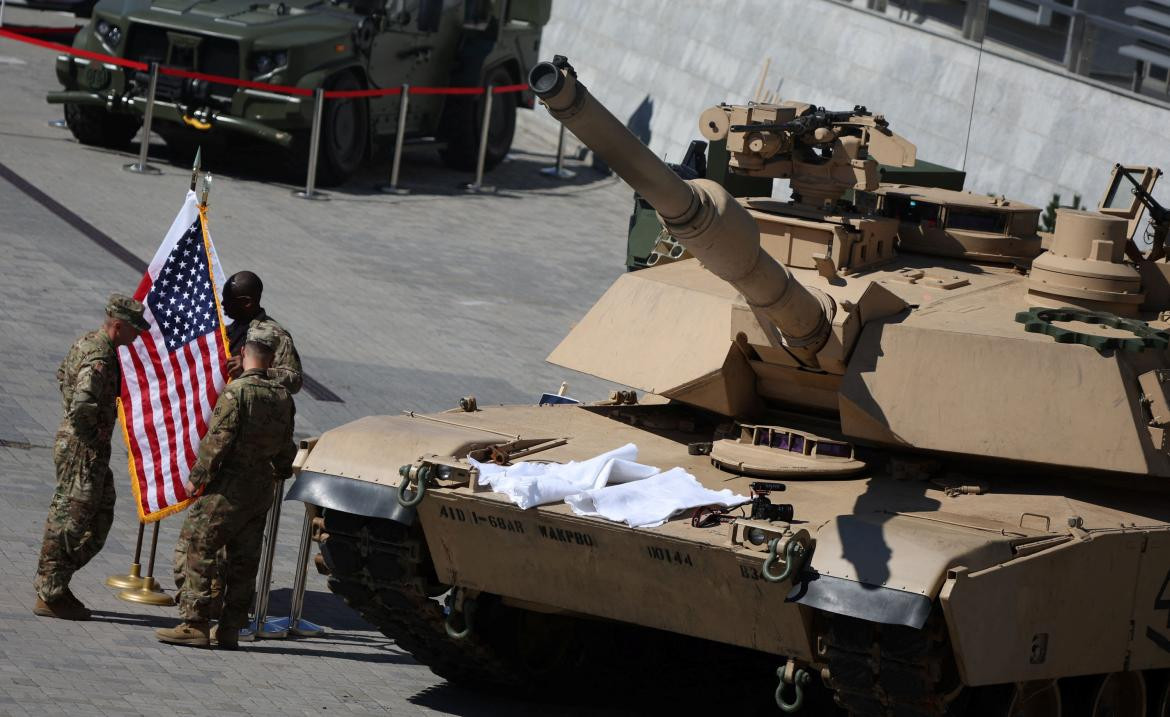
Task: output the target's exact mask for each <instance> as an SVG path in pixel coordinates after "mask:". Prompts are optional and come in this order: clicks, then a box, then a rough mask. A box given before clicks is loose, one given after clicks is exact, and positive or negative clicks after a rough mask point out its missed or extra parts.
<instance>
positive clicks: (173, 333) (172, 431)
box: [118, 192, 228, 522]
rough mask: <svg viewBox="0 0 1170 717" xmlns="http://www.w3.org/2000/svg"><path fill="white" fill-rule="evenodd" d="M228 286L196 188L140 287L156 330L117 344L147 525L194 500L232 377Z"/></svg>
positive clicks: (125, 419)
mask: <svg viewBox="0 0 1170 717" xmlns="http://www.w3.org/2000/svg"><path fill="white" fill-rule="evenodd" d="M222 289H223V270H222V269H221V268H220V266H219V257H218V256H217V255H216V253H215V247H214V246H213V245H212V243H211V235H210V234H209V233H208V232H207V223H206V216H205V214H204V212H202V211H201V210H200V207H199V205H198V203H197V201H196V199H195V193H194V192H188V193H187V200H186V202H184V204H183V208H182V210H180V211H179V215H178V216H177V217H176V218H175V221H174V223H173V224H171V229H170V231H168V232H167V235H166V238H165V239H163V242H162V246H160V247H159V248H158V251H157V252H156V253H155V255H154V259H152V260H151V262H150V266H149V267H147V270H146V276H144V277H143V278H142V283H141V284H139V285H138V290H137V291H135V292H134V298H135V299H138V300H139V301H141V302H142V303H143V304H144V306H145V308H146V311H145V315H146V320H147V321H148V322H149V323H150V330H149V331H145V332H143V333H142V335H141V336H139V338H138V339H137V340H136V341H135V342H134V343H133V344H131V345H130V346H124V347H122V348H120V349H119V350H118V358H119V362H120V363H121V366H122V395H121V405H120V410H121V416H122V428H123V430H124V431H125V437H126V445H127V447H128V449H129V454H130V480H131V483H132V485H133V489H134V496H135V498H136V499H137V503H138V515H139V517H140V518H141V519H142V520H143V521H145V522H150V521H155V520H159V519H161V518H163V517H164V516H166V515H169V514H170V513H173V512H175V511H178V510H182V509H183V508H184V507H186V505H187V501H188V500H189V499H190V497H191V496H188V495H187V492H186V490H185V489H184V487H183V484H184V483H185V482H186V480H187V476H188V475H189V474H190V472H191V467H192V466H194V465H195V459H196V456H197V453H198V450H199V441H200V439H201V438H202V437H203V435H204V434H205V433H206V432H207V421H208V419H209V418H210V417H211V410H212V408H214V406H215V401H216V399H217V398H218V397H219V393H220V391H222V390H223V386H224V382H225V379H226V376H227V370H226V366H225V364H226V362H227V357H228V351H227V336H226V334H225V331H224V321H223V315H222V314H221V312H220V307H219V300H218V297H219V296H220V294H221V291H222Z"/></svg>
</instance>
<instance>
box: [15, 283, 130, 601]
mask: <svg viewBox="0 0 1170 717" xmlns="http://www.w3.org/2000/svg"><path fill="white" fill-rule="evenodd" d="M135 312H136V315H135ZM106 313H107V315H110V316H113V317H114V318H119V319H122V320H124V321H128V322H129V323H131V324H132V325H134V326H135V327H136V328H139V329H140V330H141V329H142V328H144V327H145V326H146V323H145V321H143V319H142V305H141V304H140V303H138V302H137V301H134V300H133V299H129V298H127V297H124V296H117V295H115V296H112V297H110V304H109V305H108V306H107V308H106ZM57 384H58V386H59V387H60V390H61V408H62V412H63V416H62V418H61V426H60V428H58V429H57V437H56V440H55V441H54V444H53V463H54V465H55V466H56V469H57V490H56V491H55V492H54V493H53V500H52V502H51V503H50V504H49V517H48V519H47V520H46V521H45V536H44V541H43V542H42V544H41V555H40V560H39V562H38V564H37V574H36V577H35V578H34V580H33V586H34V587H35V588H36V591H37V595H38V596H39V597H40V598H41V600H43V601H45V602H46V603H53V602H57V601H58V600H60V599H61V598H63V597H65V596H66V595H67V594H68V589H69V580H70V578H72V577H73V573H75V572H77V571H78V570H80V569H81V568H82V566H84V565H85V564H86V563H88V562H89V561H90V559H92V558H93V556H95V555H97V553H98V551H100V550H101V549H102V546H103V545H104V544H105V542H106V535H107V534H108V533H109V532H110V524H111V523H112V522H113V519H114V498H115V495H114V475H113V473H111V472H110V436H111V435H112V434H113V432H114V424H115V422H116V421H117V417H118V407H117V398H118V394H119V392H120V391H121V387H122V378H121V369H120V367H119V365H118V355H117V350H116V349H115V347H114V342H113V340H112V339H110V337H109V335H108V334H107V333H106V331H105V330H98V331H92V332H90V333H88V334H86V335H84V336H82V337H81V338H80V339H78V340H77V342H76V343H74V344H73V346H72V347H71V348H70V349H69V353H68V354H66V356H65V360H64V361H62V362H61V366H60V367H59V368H58V369H57Z"/></svg>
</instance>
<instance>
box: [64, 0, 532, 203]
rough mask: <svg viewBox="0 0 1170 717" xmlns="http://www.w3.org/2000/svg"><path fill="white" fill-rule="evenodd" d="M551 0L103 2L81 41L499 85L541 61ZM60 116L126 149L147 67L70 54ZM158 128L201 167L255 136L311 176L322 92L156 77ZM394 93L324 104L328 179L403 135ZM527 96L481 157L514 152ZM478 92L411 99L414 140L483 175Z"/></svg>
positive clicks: (270, 78)
mask: <svg viewBox="0 0 1170 717" xmlns="http://www.w3.org/2000/svg"><path fill="white" fill-rule="evenodd" d="M550 6H551V2H550V0H513V1H512V2H489V1H486V0H484V1H480V2H473V1H472V0H468V2H466V3H464V2H443V0H419V1H412V2H405V1H402V2H399V1H397V0H391V1H388V2H371V1H370V0H338V1H337V2H330V3H321V2H317V0H283V1H282V2H271V3H253V2H246V1H245V0H196V1H195V2H191V1H189V0H157V1H155V2H151V1H150V0H103V2H99V3H98V4H97V5H96V7H95V8H94V10H93V17H92V19H91V20H90V21H89V23H88V24H86V25H85V27H83V28H82V29H81V30H80V31H79V32H78V33H77V36H76V37H75V38H74V42H73V45H74V47H77V48H80V49H82V50H87V51H89V52H97V53H101V54H105V55H114V56H116V57H124V58H127V59H130V60H137V61H139V62H144V63H151V62H157V63H159V64H160V65H166V66H168V67H173V68H178V69H180V70H187V71H195V72H200V73H205V74H211V75H220V76H226V77H232V78H238V79H240V80H245V81H253V82H259V83H266V84H273V85H292V86H296V87H299V88H303V89H318V88H321V89H326V90H338V91H360V90H366V89H380V88H387V87H399V86H400V85H402V84H410V85H414V86H441V87H446V86H452V85H458V86H474V87H482V86H484V85H487V84H494V85H497V86H502V85H511V84H516V83H521V82H523V78H524V77H525V76H526V74H527V72H528V70H529V69H530V68H531V67H532V65H533V64H534V63H535V62H536V59H537V55H536V53H537V51H538V49H539V47H540V34H541V30H542V28H543V26H544V24H545V22H547V20H548V16H549V12H550ZM57 79H58V81H59V82H60V83H61V85H62V87H63V89H62V90H60V91H55V92H50V93H49V94H48V101H49V102H50V103H54V104H63V105H64V108H65V120H66V122H67V123H68V125H69V129H70V130H72V132H73V135H74V136H75V137H76V138H77V139H78V140H79V141H80V142H81V143H83V144H89V145H97V146H102V147H115V148H121V147H123V146H125V145H126V144H128V143H129V142H130V140H131V139H132V138H133V137H134V136H135V134H137V132H138V130H139V128H140V127H141V126H142V117H143V113H144V112H145V108H146V102H145V99H144V97H145V95H146V92H147V89H148V86H149V73H147V72H141V71H137V70H132V69H127V68H120V67H115V66H113V65H101V66H99V65H98V64H94V63H91V62H90V61H89V60H86V59H83V58H75V57H70V56H61V57H59V58H58V60H57ZM155 95H156V102H155V106H154V114H153V122H154V124H153V129H154V131H156V132H158V133H159V134H160V135H161V136H162V137H163V138H164V139H165V140H166V142H167V145H168V146H169V148H170V150H171V153H172V155H173V156H174V158H175V159H176V160H177V161H180V162H181V163H183V164H184V165H187V164H190V159H191V157H193V156H194V154H195V151H196V147H198V146H199V145H206V146H209V147H215V146H217V145H224V144H234V145H235V146H241V145H243V144H245V143H249V142H250V143H254V144H255V143H259V144H261V145H268V146H272V147H277V148H282V149H283V150H286V151H285V152H284V156H285V157H287V159H288V162H287V164H288V165H289V169H290V171H292V172H293V173H295V175H296V177H297V178H298V179H302V178H303V177H304V172H305V167H306V162H307V157H308V151H309V134H310V129H311V128H312V126H313V107H314V103H313V102H312V99H311V98H308V99H306V98H303V97H292V96H286V95H282V94H279V93H274V92H267V91H264V89H263V88H262V87H260V88H243V87H233V86H230V85H222V84H215V83H211V84H208V82H206V81H204V80H200V79H184V78H181V77H172V76H167V75H160V76H159V79H158V87H157V89H156V91H155ZM399 102H400V98H399V97H397V96H379V97H360V96H358V97H348V98H343V99H332V100H329V101H328V102H326V103H325V105H324V109H323V114H322V122H321V134H322V137H321V143H320V144H321V154H320V159H319V165H318V175H319V179H320V181H322V182H323V183H326V184H337V183H340V182H342V181H344V180H345V179H346V178H347V177H349V176H350V175H352V174H353V173H354V172H355V171H357V169H358V168H359V167H360V166H361V164H362V162H363V161H364V160H365V159H366V158H368V157H369V156H371V155H372V154H374V153H375V152H378V151H383V148H385V151H388V148H389V146H390V142H391V140H392V138H393V137H394V135H395V134H397V132H398V127H399V122H398V109H399ZM533 102H534V100H533V98H532V95H531V93H528V92H522V93H511V94H505V95H500V96H499V97H498V99H497V100H496V101H495V102H493V104H492V117H491V122H490V124H489V135H488V143H487V150H486V154H485V165H486V167H487V168H489V169H490V168H492V167H494V166H495V165H496V164H498V163H499V162H500V161H501V160H503V158H504V156H505V155H507V153H508V150H509V148H510V147H511V146H512V135H513V131H514V129H515V124H516V109H517V107H518V106H524V107H532V106H533ZM482 103H483V99H482V97H469V96H444V95H436V94H415V95H412V96H411V98H410V107H409V109H408V111H407V117H406V121H405V123H404V124H403V125H402V126H403V128H404V130H405V132H406V134H407V135H408V137H409V138H410V139H424V138H435V139H437V140H439V141H440V144H436V146H438V147H439V148H440V152H441V154H442V157H443V159H444V160H445V161H446V163H447V164H448V165H449V166H452V167H455V168H459V169H474V168H475V161H476V150H477V147H478V146H479V137H480V130H479V125H480V124H481V123H482V117H483V111H482V109H481V108H482Z"/></svg>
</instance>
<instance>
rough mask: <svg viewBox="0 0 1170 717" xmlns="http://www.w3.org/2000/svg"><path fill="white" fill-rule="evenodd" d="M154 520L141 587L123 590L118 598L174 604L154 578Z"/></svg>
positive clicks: (172, 599) (156, 526) (155, 533)
mask: <svg viewBox="0 0 1170 717" xmlns="http://www.w3.org/2000/svg"><path fill="white" fill-rule="evenodd" d="M159 522H160V521H155V523H154V530H153V531H151V534H150V561H149V562H148V563H147V564H146V576H145V577H143V578H142V587H140V588H139V589H137V590H123V591H122V592H120V593H118V599H119V600H126V601H127V602H140V603H145V604H147V605H174V604H175V599H174V598H172V597H171V596H170V595H167V594H166V593H165V592H163V590H162V588H160V587H159V586H158V583H156V582H155V580H154V556H155V553H156V552H157V550H158V524H159Z"/></svg>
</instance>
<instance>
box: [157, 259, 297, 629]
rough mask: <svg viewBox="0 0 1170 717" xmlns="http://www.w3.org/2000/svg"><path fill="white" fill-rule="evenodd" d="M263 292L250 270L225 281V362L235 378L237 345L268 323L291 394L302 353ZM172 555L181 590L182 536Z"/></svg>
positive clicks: (273, 371) (276, 374)
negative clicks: (228, 320)
mask: <svg viewBox="0 0 1170 717" xmlns="http://www.w3.org/2000/svg"><path fill="white" fill-rule="evenodd" d="M263 293H264V282H262V281H261V280H260V277H258V276H256V275H255V274H253V273H252V272H250V271H240V272H237V273H235V274H232V275H231V276H229V277H228V279H227V281H225V282H224V286H223V299H222V301H221V302H220V304H221V306H223V312H224V313H225V314H227V315H228V317H229V318H231V319H232V324H231V325H230V326H229V327H228V329H227V334H228V348H229V350H230V352H231V355H232V357H231V358H230V359H228V363H227V371H228V376H230V377H231V378H233V379H234V378H238V377H239V376H240V374H241V373H242V372H243V367H242V365H241V363H240V349H241V348H243V346H244V340H245V339H246V338H247V335H248V329H249V328H250V327H255V326H263V327H267V328H268V329H269V331H270V332H271V333H272V334H273V335H274V336H275V337H276V350H275V355H274V357H273V359H272V367H271V368H270V369H269V378H273V379H276V380H277V381H278V382H279V383H280V384H281V385H282V386H284V387H285V388H286V389H288V392H289V393H290V394H294V393H296V392H298V391H300V390H301V357H300V356H299V355H297V349H296V346H294V345H293V340H292V336H290V335H289V333H288V332H287V331H285V329H284V327H283V326H281V325H280V324H278V323H276V320H275V319H273V318H272V317H271V316H269V315H268V313H267V312H265V311H264V308H263V307H261V306H260V296H261V295H262V294H263ZM174 559H175V562H174V566H173V567H174V578H175V587H176V588H177V589H180V590H181V589H182V588H183V580H184V579H185V578H184V574H185V570H186V565H187V547H186V544H185V543H184V542H183V538H182V537H181V536H180V538H179V540H178V542H177V543H175V558H174ZM211 591H212V596H213V597H212V608H211V611H212V617H218V614H219V611H220V607H221V605H220V603H221V599H220V598H221V586H220V585H219V583H218V581H216V582H215V584H213V585H212V589H211Z"/></svg>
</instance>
